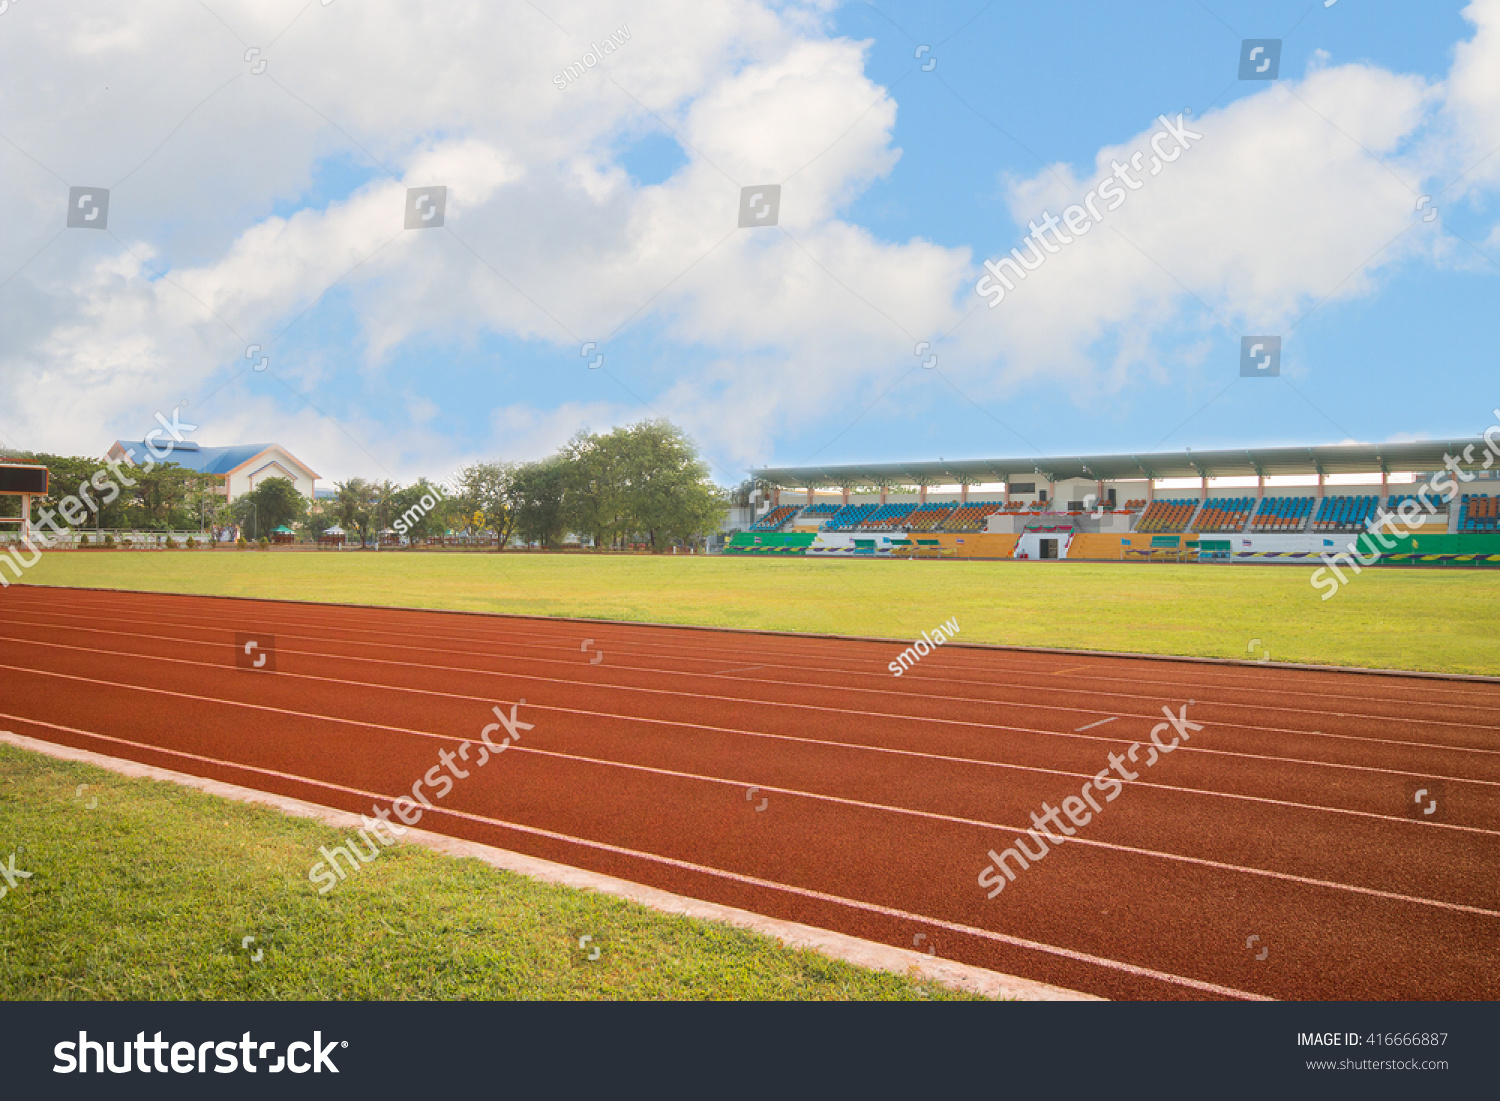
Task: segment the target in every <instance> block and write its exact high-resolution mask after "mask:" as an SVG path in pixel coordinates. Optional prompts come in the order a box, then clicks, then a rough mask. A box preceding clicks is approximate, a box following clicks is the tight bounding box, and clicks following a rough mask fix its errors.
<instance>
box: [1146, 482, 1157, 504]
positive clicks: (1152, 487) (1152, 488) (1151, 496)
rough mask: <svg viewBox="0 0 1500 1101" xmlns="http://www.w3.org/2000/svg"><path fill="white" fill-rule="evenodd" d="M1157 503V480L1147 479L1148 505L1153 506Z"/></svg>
mask: <svg viewBox="0 0 1500 1101" xmlns="http://www.w3.org/2000/svg"><path fill="white" fill-rule="evenodd" d="M1155 501H1156V479H1155V478H1147V479H1146V504H1148V505H1149V504H1153V503H1154V502H1155Z"/></svg>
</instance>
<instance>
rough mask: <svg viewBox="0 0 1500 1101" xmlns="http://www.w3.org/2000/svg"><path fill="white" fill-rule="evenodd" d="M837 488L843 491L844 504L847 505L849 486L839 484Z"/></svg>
mask: <svg viewBox="0 0 1500 1101" xmlns="http://www.w3.org/2000/svg"><path fill="white" fill-rule="evenodd" d="M839 488H840V489H842V490H843V491H844V504H846V505H847V504H848V503H849V487H848V486H840V487H839Z"/></svg>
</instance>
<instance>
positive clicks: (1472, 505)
mask: <svg viewBox="0 0 1500 1101" xmlns="http://www.w3.org/2000/svg"><path fill="white" fill-rule="evenodd" d="M1459 503H1460V506H1461V507H1462V509H1463V511H1462V512H1460V513H1459V519H1458V530H1459V531H1460V532H1462V533H1465V534H1467V533H1471V532H1472V533H1478V532H1488V533H1493V532H1495V531H1497V530H1500V497H1491V496H1490V495H1488V494H1482V493H1465V494H1464V495H1463V496H1462V497H1461V498H1460V499H1459Z"/></svg>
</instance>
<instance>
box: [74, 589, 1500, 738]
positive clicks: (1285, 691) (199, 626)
mask: <svg viewBox="0 0 1500 1101" xmlns="http://www.w3.org/2000/svg"><path fill="white" fill-rule="evenodd" d="M204 599H213V598H212V597H208V598H204ZM346 610H351V611H352V610H357V609H346ZM370 610H372V611H385V610H388V609H373V608H372V609H370ZM398 610H399V609H398ZM410 611H412V612H413V613H416V614H421V613H422V612H424V611H426V610H424V609H410ZM47 614H51V615H62V616H68V617H69V618H74V619H90V620H98V619H100V618H104V619H116V620H121V621H124V622H132V621H129V620H128V619H126V617H121V616H102V617H101V616H99V615H97V614H95V615H87V616H86V615H80V614H75V613H71V612H60V611H53V610H51V609H49V610H48V612H47ZM160 622H162V623H166V624H175V625H179V626H185V627H188V628H189V629H194V630H204V631H214V632H218V631H222V630H223V629H224V628H223V627H222V626H220V625H219V624H218V623H216V622H205V621H202V620H196V619H162V620H160ZM292 622H293V624H294V625H295V626H296V627H297V628H298V629H305V628H306V627H309V626H321V624H318V623H315V622H304V621H302V620H300V619H296V620H293V621H292ZM58 626H64V625H61V624H59V625H58ZM600 626H601V627H602V626H606V625H600ZM618 626H620V627H623V628H630V627H637V628H638V629H641V630H655V629H656V628H649V627H643V626H641V625H634V624H628V623H620V624H618ZM77 629H79V630H84V629H86V628H77ZM333 629H334V630H339V631H348V632H351V633H358V634H370V635H389V636H395V637H401V638H404V637H407V633H406V632H402V631H399V630H393V629H385V630H377V629H374V628H364V627H335V628H333ZM118 633H121V634H130V632H118ZM278 633H279V632H278ZM288 637H291V638H304V639H307V640H309V641H312V642H340V643H345V644H347V645H352V646H380V647H386V648H390V649H402V650H416V651H419V652H432V653H458V654H465V655H467V656H478V655H476V654H475V653H474V651H473V650H472V649H468V650H448V649H445V648H442V647H428V646H412V645H409V644H404V643H394V642H392V643H383V642H367V641H362V640H359V639H345V638H338V637H334V636H328V635H297V634H292V635H288ZM439 637H443V638H449V639H451V640H453V641H460V642H463V641H473V642H475V643H479V644H482V645H485V644H494V643H495V642H496V641H499V642H501V644H503V645H515V646H517V647H522V648H528V647H530V646H532V645H534V644H533V643H531V642H530V641H527V642H522V641H520V640H512V639H501V640H496V639H490V638H484V637H482V636H463V635H453V636H449V635H442V636H439ZM544 637H546V638H549V639H550V638H554V637H556V638H559V639H561V638H563V637H564V636H562V635H560V634H559V635H550V634H544ZM809 641H813V642H816V641H829V640H822V639H813V640H809ZM853 641H855V642H861V641H865V640H853ZM571 642H572V639H571V638H569V639H568V643H569V645H568V646H567V647H560V648H566V649H570V648H571ZM615 645H616V646H620V647H622V648H623V647H626V646H637V647H643V646H644V645H648V644H642V643H640V642H639V641H638V640H629V639H622V640H621V641H617V642H616V643H615ZM655 648H657V649H662V650H673V649H677V650H684V649H688V648H687V647H675V648H674V647H666V646H657V647H655ZM706 649H707V648H705V647H694V648H692V649H691V651H690V652H689V653H688V654H686V655H684V658H685V660H692V661H704V662H706V661H708V660H709V659H708V658H705V657H702V656H700V655H702V654H703V653H704V651H705V650H706ZM325 656H330V657H332V656H335V655H325ZM510 656H511V657H513V658H515V659H519V660H526V661H538V662H548V663H550V664H570V663H569V662H564V661H558V660H553V659H549V658H539V657H534V656H532V655H529V654H525V653H518V654H514V655H510ZM627 656H638V657H641V658H642V659H643V660H649V658H648V657H647V655H644V654H628V655H627ZM1142 660H1146V659H1144V658H1143V659H1142ZM630 668H631V669H632V670H633V671H640V672H650V673H659V674H662V675H666V676H684V677H694V676H697V677H701V676H709V675H718V674H709V673H698V672H692V671H688V670H681V669H660V668H653V667H639V666H632V667H630ZM763 668H776V669H788V670H793V671H797V672H805V671H807V670H808V669H809V666H807V665H806V664H804V663H798V664H788V665H781V664H777V663H771V664H769V665H766V666H763ZM813 671H814V672H829V673H836V674H838V675H840V676H851V677H852V676H858V677H865V678H872V677H874V678H881V677H883V676H884V674H878V673H870V672H867V671H865V670H862V669H839V668H834V667H828V666H818V667H813ZM1008 671H1015V672H1026V671H1028V670H1027V669H1026V668H1021V669H1017V670H1008ZM1093 679H1098V680H1114V681H1119V682H1121V683H1129V684H1138V683H1140V680H1141V678H1139V677H1098V678H1093ZM922 682H923V683H924V684H927V683H932V684H959V685H976V686H980V687H994V686H995V684H996V682H994V681H993V680H986V679H981V680H963V679H960V678H956V677H943V676H925V675H924V677H923V678H922ZM765 683H769V684H776V685H785V686H788V687H795V688H809V689H824V690H827V691H851V692H874V693H877V694H881V695H896V696H901V697H902V698H910V694H909V693H898V692H892V691H889V690H887V689H881V688H874V689H871V688H856V687H853V686H848V685H829V684H822V683H817V682H806V681H780V680H769V679H767V680H766V681H765ZM1149 683H1150V684H1151V685H1152V686H1153V687H1158V688H1163V689H1166V688H1174V687H1180V688H1190V689H1195V690H1196V689H1202V688H1203V687H1204V685H1203V684H1202V683H1201V682H1196V681H1194V682H1188V681H1150V682H1149ZM1016 687H1018V688H1019V687H1020V686H1016ZM1208 687H1210V688H1223V689H1224V690H1226V691H1230V692H1261V691H1265V690H1264V689H1260V688H1255V687H1244V688H1239V687H1235V686H1233V685H1209V686H1208ZM1110 694H1111V695H1113V696H1116V697H1117V698H1120V699H1138V700H1147V701H1151V702H1155V700H1156V699H1157V697H1155V696H1150V695H1137V694H1134V693H1124V692H1119V691H1117V690H1111V692H1110ZM1274 694H1276V695H1280V696H1288V695H1305V696H1314V697H1316V698H1318V699H1320V700H1328V699H1350V700H1359V701H1361V702H1369V701H1370V700H1372V699H1374V700H1375V701H1376V702H1381V703H1389V704H1393V705H1407V704H1410V703H1411V702H1412V701H1411V700H1410V699H1406V698H1401V697H1371V696H1369V695H1368V694H1363V695H1344V694H1339V693H1329V692H1319V691H1304V690H1298V689H1292V688H1283V687H1279V686H1278V687H1276V688H1275V689H1274ZM924 698H928V699H937V700H947V701H953V702H959V703H977V704H992V705H995V706H1009V707H1035V708H1040V709H1044V710H1048V711H1073V712H1086V711H1087V710H1088V708H1081V707H1069V706H1064V705H1059V704H1044V703H1035V702H1031V701H1026V700H1006V699H975V698H973V697H969V696H939V695H934V694H925V693H924ZM1207 702H1209V701H1205V703H1207ZM1212 702H1213V705H1214V706H1216V707H1235V708H1241V709H1245V710H1249V711H1252V712H1261V711H1281V712H1288V713H1294V714H1302V715H1314V716H1317V715H1322V716H1327V717H1333V718H1348V719H1369V720H1372V721H1376V722H1386V723H1390V722H1411V723H1413V724H1419V725H1427V726H1444V727H1456V728H1459V729H1463V730H1474V729H1479V730H1491V731H1495V732H1500V726H1483V725H1476V724H1475V723H1473V722H1465V721H1452V720H1447V719H1431V718H1411V717H1407V716H1390V715H1375V714H1368V713H1365V712H1340V711H1329V710H1324V709H1319V708H1311V707H1306V706H1303V707H1280V706H1276V705H1273V704H1264V703H1261V702H1258V701H1257V702H1255V703H1240V702H1236V701H1232V700H1217V701H1212ZM1424 706H1442V707H1454V708H1468V709H1471V710H1474V709H1478V710H1483V709H1484V705H1483V704H1477V703H1453V702H1447V701H1439V700H1428V701H1425V702H1424ZM1238 725H1242V726H1244V727H1245V729H1250V730H1274V731H1283V732H1288V733H1297V734H1309V733H1310V734H1316V735H1320V736H1322V737H1329V738H1347V739H1350V740H1353V741H1371V742H1379V743H1383V744H1391V745H1416V746H1423V747H1431V748H1451V749H1456V750H1461V751H1466V752H1486V753H1488V752H1500V751H1495V750H1482V749H1471V748H1468V747H1463V746H1442V747H1437V746H1431V744H1430V743H1424V742H1403V741H1395V740H1391V739H1378V738H1365V737H1361V736H1359V735H1352V734H1326V733H1324V732H1322V731H1304V730H1284V728H1280V727H1259V726H1248V725H1246V724H1238Z"/></svg>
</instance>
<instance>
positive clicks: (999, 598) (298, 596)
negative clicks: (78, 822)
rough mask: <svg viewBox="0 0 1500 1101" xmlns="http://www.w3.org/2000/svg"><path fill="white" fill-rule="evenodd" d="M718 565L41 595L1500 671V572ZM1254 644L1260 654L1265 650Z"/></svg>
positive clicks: (349, 569)
mask: <svg viewBox="0 0 1500 1101" xmlns="http://www.w3.org/2000/svg"><path fill="white" fill-rule="evenodd" d="M1310 574H1311V570H1309V569H1307V568H1303V567H1298V566H1238V565H1236V566H1204V565H1175V564H1173V565H1164V564H1155V565H1145V564H1113V563H1087V562H1059V563H1039V562H1009V561H1002V562H882V561H876V562H858V561H808V560H804V559H785V560H753V559H752V560H746V559H735V558H722V557H712V558H710V557H705V556H697V555H695V556H692V557H688V556H680V555H679V556H675V557H674V556H671V555H665V556H632V555H621V556H611V555H601V556H595V555H582V554H575V555H563V554H546V555H544V554H524V553H505V554H456V553H410V552H407V553H402V552H395V553H379V554H377V553H373V552H362V553H361V552H352V551H351V552H344V553H334V552H323V553H318V552H276V551H270V552H258V551H228V550H215V551H178V552H173V551H166V552H159V553H157V552H153V553H144V552H139V553H136V552H130V553H127V552H115V553H106V552H77V553H66V552H61V553H60V552H53V553H49V554H46V555H44V556H43V559H42V561H41V562H40V563H38V564H37V565H36V566H35V567H33V568H32V569H31V570H30V571H28V573H27V574H26V580H27V581H28V582H30V583H34V584H42V585H49V584H50V585H77V586H84V587H105V588H120V589H154V590H161V591H167V592H181V593H199V594H205V595H213V596H252V597H265V598H270V599H293V600H326V601H336V602H345V603H355V604H389V605H397V606H405V607H419V608H449V609H456V610H462V611H482V612H502V613H512V614H522V615H544V616H581V617H590V618H600V619H615V620H626V621H651V622H659V623H684V624H698V625H702V626H710V627H742V628H743V627H748V628H762V629H772V630H785V631H811V632H820V633H828V634H847V635H878V636H884V637H889V638H913V637H916V636H917V635H919V634H920V633H921V631H922V629H923V628H930V627H931V626H932V625H933V624H934V623H941V622H943V621H944V620H946V619H948V618H949V617H950V616H956V617H957V618H958V620H959V623H960V626H961V627H962V630H963V633H962V635H961V638H962V640H963V641H972V642H992V643H1005V644H1010V645H1024V646H1058V647H1064V648H1076V649H1094V650H1123V651H1130V652H1135V653H1146V654H1177V655H1189V656H1201V657H1225V658H1259V657H1261V655H1262V654H1263V653H1266V652H1269V654H1270V657H1271V659H1272V660H1275V661H1291V662H1308V663H1315V664H1328V665H1353V666H1365V667H1373V668H1391V669H1419V670H1430V671H1437V672H1450V673H1481V674H1487V675H1496V674H1500V570H1476V569H1398V568H1382V569H1375V570H1367V571H1365V572H1364V573H1363V574H1361V575H1360V576H1358V577H1354V578H1351V583H1350V584H1348V585H1346V586H1344V588H1343V589H1342V590H1340V591H1339V593H1338V594H1337V595H1336V596H1334V597H1333V598H1332V599H1331V600H1327V601H1325V600H1323V599H1321V594H1320V591H1319V590H1317V589H1315V588H1313V587H1312V585H1311V584H1310V581H1309V577H1310ZM1256 640H1259V641H1258V645H1253V643H1255V641H1256Z"/></svg>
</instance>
